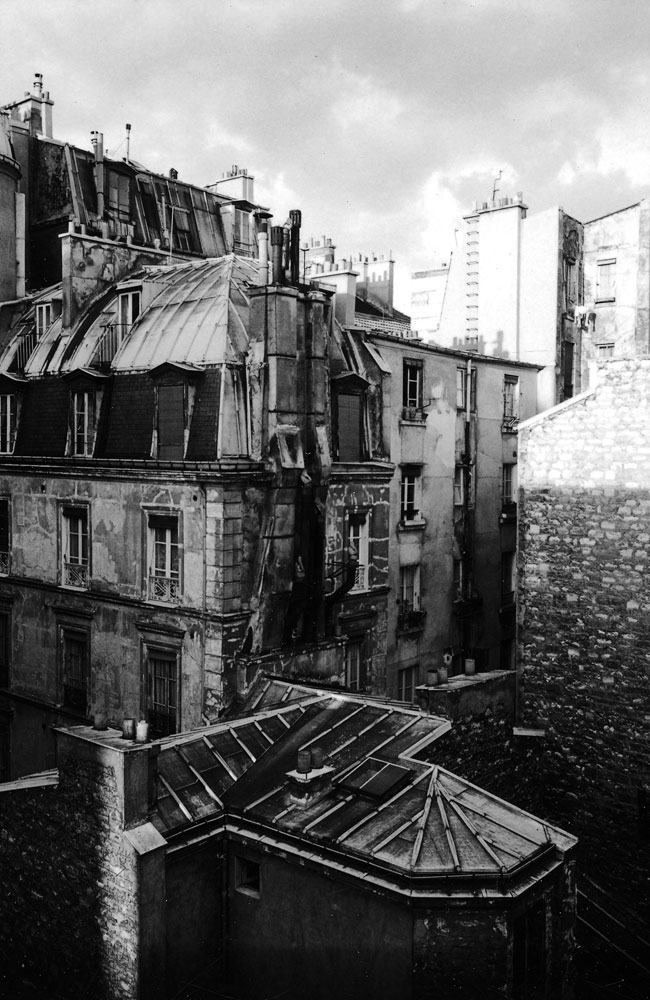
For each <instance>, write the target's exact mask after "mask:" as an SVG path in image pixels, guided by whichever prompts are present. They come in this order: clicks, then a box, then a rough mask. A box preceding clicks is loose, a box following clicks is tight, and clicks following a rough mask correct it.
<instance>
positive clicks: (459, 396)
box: [456, 365, 477, 413]
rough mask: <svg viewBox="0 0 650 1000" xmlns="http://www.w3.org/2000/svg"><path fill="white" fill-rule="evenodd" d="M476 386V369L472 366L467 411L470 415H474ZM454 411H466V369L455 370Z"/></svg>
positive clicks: (458, 368)
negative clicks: (468, 410)
mask: <svg viewBox="0 0 650 1000" xmlns="http://www.w3.org/2000/svg"><path fill="white" fill-rule="evenodd" d="M476 386H477V375H476V368H475V367H474V366H473V365H472V367H471V369H470V400H469V409H470V413H476ZM456 409H457V410H463V411H464V410H466V409H467V367H466V366H465V367H462V368H461V367H460V366H458V367H457V368H456Z"/></svg>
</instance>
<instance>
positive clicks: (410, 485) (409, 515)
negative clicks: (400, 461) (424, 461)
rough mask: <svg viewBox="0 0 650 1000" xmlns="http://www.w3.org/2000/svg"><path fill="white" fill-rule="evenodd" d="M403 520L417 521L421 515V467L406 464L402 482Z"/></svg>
mask: <svg viewBox="0 0 650 1000" xmlns="http://www.w3.org/2000/svg"><path fill="white" fill-rule="evenodd" d="M401 492H402V497H401V510H402V513H401V517H402V521H416V520H419V519H420V517H421V514H420V507H421V502H422V476H421V471H420V469H419V468H417V467H414V466H404V467H403V469H402V484H401Z"/></svg>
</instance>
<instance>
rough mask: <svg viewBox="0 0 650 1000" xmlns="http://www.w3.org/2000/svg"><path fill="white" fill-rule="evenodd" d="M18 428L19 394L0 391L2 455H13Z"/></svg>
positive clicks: (0, 453)
mask: <svg viewBox="0 0 650 1000" xmlns="http://www.w3.org/2000/svg"><path fill="white" fill-rule="evenodd" d="M17 428H18V396H17V394H16V393H15V392H2V393H0V455H13V452H14V448H15V446H16V430H17Z"/></svg>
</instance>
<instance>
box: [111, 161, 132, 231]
mask: <svg viewBox="0 0 650 1000" xmlns="http://www.w3.org/2000/svg"><path fill="white" fill-rule="evenodd" d="M107 173H108V208H109V211H110V213H111V215H112V216H113V217H115V218H116V219H119V220H121V221H122V222H129V221H130V219H131V203H130V184H129V178H128V177H126V176H125V175H124V174H118V173H116V171H115V170H109V171H107Z"/></svg>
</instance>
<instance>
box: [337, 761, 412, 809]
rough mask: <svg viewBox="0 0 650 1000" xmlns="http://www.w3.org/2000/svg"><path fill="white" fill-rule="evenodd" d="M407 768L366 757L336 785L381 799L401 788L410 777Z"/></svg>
mask: <svg viewBox="0 0 650 1000" xmlns="http://www.w3.org/2000/svg"><path fill="white" fill-rule="evenodd" d="M410 774H411V772H410V771H409V769H408V768H406V767H402V766H401V765H400V764H389V763H387V762H386V761H384V760H378V759H377V758H376V757H367V758H366V760H363V761H361V763H360V764H357V766H356V767H355V768H353V769H352V771H350V772H349V773H348V774H346V775H345V777H343V778H342V779H341V780H340V781H339V782H338V785H339V786H340V787H341V788H344V789H346V791H349V792H357V794H358V795H361V796H364V797H367V798H370V799H383V798H385V797H386V796H387V795H389V794H392V793H393V792H396V791H398V790H399V789H400V788H402V787H403V786H404V785H405V784H406V782H407V781H408V779H409V777H410Z"/></svg>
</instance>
